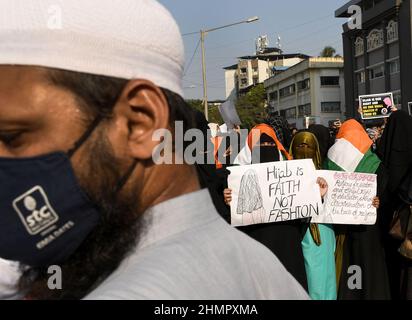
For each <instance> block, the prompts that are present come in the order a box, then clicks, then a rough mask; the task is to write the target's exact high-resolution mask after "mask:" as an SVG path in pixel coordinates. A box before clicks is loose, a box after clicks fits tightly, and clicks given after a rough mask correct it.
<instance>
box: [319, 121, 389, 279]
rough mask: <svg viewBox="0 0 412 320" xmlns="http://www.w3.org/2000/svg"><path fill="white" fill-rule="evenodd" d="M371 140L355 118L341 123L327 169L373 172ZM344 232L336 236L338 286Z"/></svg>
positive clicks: (375, 159) (375, 161) (375, 165)
mask: <svg viewBox="0 0 412 320" xmlns="http://www.w3.org/2000/svg"><path fill="white" fill-rule="evenodd" d="M372 144H373V142H372V140H371V139H370V138H369V136H368V134H367V133H366V131H365V129H364V128H363V127H362V125H361V124H360V123H359V122H357V121H356V120H353V119H351V120H348V121H346V122H345V123H343V124H342V127H341V128H340V130H339V132H338V135H337V136H336V142H335V144H334V145H333V146H332V147H331V148H330V149H329V152H328V156H327V159H326V162H325V168H326V169H327V170H334V171H345V172H360V173H371V174H373V173H375V172H376V171H377V170H378V167H379V165H380V163H381V161H380V160H379V158H378V157H377V156H376V155H375V154H374V153H373V152H372V151H371V150H370V148H371V146H372ZM344 242H345V232H343V233H341V234H339V235H338V236H337V238H336V251H335V259H336V280H337V285H338V287H339V282H340V276H341V272H342V261H343V244H344Z"/></svg>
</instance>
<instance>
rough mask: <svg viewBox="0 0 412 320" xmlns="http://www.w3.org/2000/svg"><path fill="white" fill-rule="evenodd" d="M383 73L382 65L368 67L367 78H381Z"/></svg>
mask: <svg viewBox="0 0 412 320" xmlns="http://www.w3.org/2000/svg"><path fill="white" fill-rule="evenodd" d="M384 75H385V69H384V67H383V65H380V66H377V67H374V68H371V69H369V79H371V80H373V79H378V78H382V77H383V76H384Z"/></svg>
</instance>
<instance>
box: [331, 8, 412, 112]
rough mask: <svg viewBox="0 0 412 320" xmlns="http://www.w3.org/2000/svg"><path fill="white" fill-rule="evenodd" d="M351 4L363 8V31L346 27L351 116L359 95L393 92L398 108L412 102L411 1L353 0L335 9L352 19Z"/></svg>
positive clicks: (346, 81)
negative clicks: (349, 10)
mask: <svg viewBox="0 0 412 320" xmlns="http://www.w3.org/2000/svg"><path fill="white" fill-rule="evenodd" d="M352 5H358V6H359V7H361V8H362V11H361V12H362V14H361V18H362V25H361V28H359V29H358V28H354V27H353V25H354V24H355V23H354V22H355V21H352V22H351V23H349V22H347V23H345V24H344V25H343V47H344V57H345V73H344V74H345V88H346V103H347V106H346V108H347V112H348V114H349V116H353V115H354V114H355V112H356V109H357V108H358V105H359V96H360V95H365V94H375V93H383V92H393V95H394V100H395V104H396V105H397V107H398V108H402V107H403V108H405V109H406V108H407V106H408V103H409V102H411V101H412V90H411V83H412V47H411V41H412V32H411V29H412V26H411V16H412V6H411V0H352V1H350V2H348V3H346V4H345V5H344V6H342V7H341V8H339V9H338V10H336V12H335V16H336V17H338V18H349V17H350V16H351V14H349V13H348V9H349V7H350V6H352Z"/></svg>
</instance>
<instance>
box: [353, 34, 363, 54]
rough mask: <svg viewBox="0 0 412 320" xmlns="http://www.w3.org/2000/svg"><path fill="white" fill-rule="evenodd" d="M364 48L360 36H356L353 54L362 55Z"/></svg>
mask: <svg viewBox="0 0 412 320" xmlns="http://www.w3.org/2000/svg"><path fill="white" fill-rule="evenodd" d="M364 50H365V43H364V41H363V39H362V38H361V37H357V38H356V41H355V56H361V55H363V53H364Z"/></svg>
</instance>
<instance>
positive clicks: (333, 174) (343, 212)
mask: <svg viewBox="0 0 412 320" xmlns="http://www.w3.org/2000/svg"><path fill="white" fill-rule="evenodd" d="M318 176H320V177H322V178H324V179H325V180H326V181H327V182H328V192H327V194H326V196H325V202H324V206H323V210H321V212H320V215H318V216H314V217H312V221H311V222H313V223H328V224H349V225H373V224H375V223H376V209H375V208H374V207H373V206H372V201H373V198H374V197H375V196H376V191H377V182H376V175H375V174H366V173H347V172H337V171H326V170H325V171H323V170H321V171H318Z"/></svg>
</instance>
